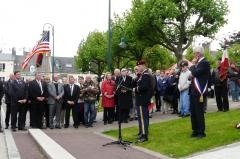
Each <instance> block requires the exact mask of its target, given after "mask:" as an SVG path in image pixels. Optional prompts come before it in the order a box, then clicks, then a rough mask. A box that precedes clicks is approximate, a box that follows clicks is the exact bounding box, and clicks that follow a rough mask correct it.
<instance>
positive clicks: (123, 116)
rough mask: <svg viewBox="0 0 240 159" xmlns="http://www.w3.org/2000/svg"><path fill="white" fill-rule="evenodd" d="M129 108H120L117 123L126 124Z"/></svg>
mask: <svg viewBox="0 0 240 159" xmlns="http://www.w3.org/2000/svg"><path fill="white" fill-rule="evenodd" d="M129 113H130V108H121V109H119V121H120V122H127V120H128V118H129Z"/></svg>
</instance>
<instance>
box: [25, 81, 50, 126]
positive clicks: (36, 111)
mask: <svg viewBox="0 0 240 159" xmlns="http://www.w3.org/2000/svg"><path fill="white" fill-rule="evenodd" d="M41 85H42V91H41V88H40V85H39V84H38V82H37V81H36V80H33V81H31V82H30V83H29V98H30V100H31V102H32V108H31V113H32V120H33V121H32V126H33V128H42V126H43V123H42V119H43V113H44V107H45V104H46V101H45V100H44V101H39V100H38V99H37V97H44V98H46V97H47V87H46V85H45V84H44V82H41Z"/></svg>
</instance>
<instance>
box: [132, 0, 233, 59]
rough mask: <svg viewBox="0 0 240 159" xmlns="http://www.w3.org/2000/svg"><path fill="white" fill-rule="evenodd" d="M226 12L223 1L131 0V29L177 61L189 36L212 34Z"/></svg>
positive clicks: (191, 37)
mask: <svg viewBox="0 0 240 159" xmlns="http://www.w3.org/2000/svg"><path fill="white" fill-rule="evenodd" d="M227 11H228V7H227V3H226V1H225V0H185V1H182V0H133V7H132V9H131V12H130V15H129V16H131V32H132V33H133V34H135V35H136V37H138V39H144V41H145V42H148V43H150V44H151V45H152V46H153V45H156V44H160V45H162V46H164V47H165V48H167V49H168V50H170V51H172V52H174V54H175V56H176V57H177V59H178V60H180V59H181V58H182V53H183V51H184V50H185V49H187V48H188V47H189V46H190V45H191V43H192V40H193V36H196V35H203V36H205V37H212V36H213V35H214V34H215V33H216V32H217V31H218V29H219V28H220V27H221V26H223V25H224V24H225V23H226V20H225V17H224V16H225V15H226V13H227Z"/></svg>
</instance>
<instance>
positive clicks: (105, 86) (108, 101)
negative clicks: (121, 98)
mask: <svg viewBox="0 0 240 159" xmlns="http://www.w3.org/2000/svg"><path fill="white" fill-rule="evenodd" d="M101 91H102V106H103V107H104V108H113V107H114V106H115V101H114V96H113V97H112V98H108V97H106V96H105V93H107V95H114V94H115V91H116V84H115V82H114V81H113V80H110V81H109V80H104V81H103V82H102V88H101Z"/></svg>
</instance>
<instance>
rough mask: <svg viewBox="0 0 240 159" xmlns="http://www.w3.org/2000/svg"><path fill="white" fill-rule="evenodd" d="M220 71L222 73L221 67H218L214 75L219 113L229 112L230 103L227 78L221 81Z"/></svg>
mask: <svg viewBox="0 0 240 159" xmlns="http://www.w3.org/2000/svg"><path fill="white" fill-rule="evenodd" d="M219 71H220V67H218V68H217V69H216V70H214V71H213V73H212V79H213V84H214V91H215V96H216V102H217V107H218V111H228V110H229V101H228V87H227V78H226V79H224V80H223V81H221V80H220V79H219Z"/></svg>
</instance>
